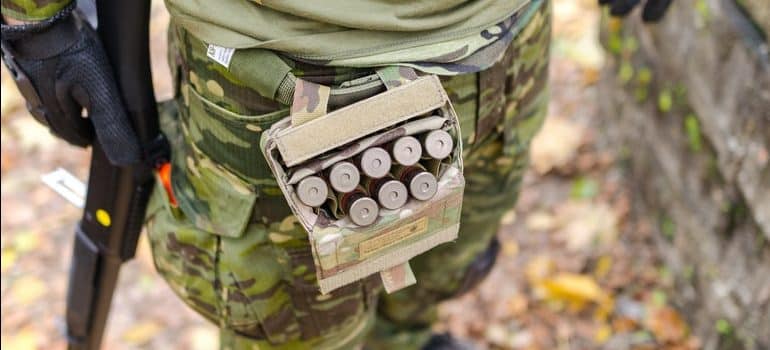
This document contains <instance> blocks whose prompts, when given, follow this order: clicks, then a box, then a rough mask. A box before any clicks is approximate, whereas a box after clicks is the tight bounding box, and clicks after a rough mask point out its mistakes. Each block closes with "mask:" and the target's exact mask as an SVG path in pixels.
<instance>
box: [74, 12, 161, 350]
mask: <svg viewBox="0 0 770 350" xmlns="http://www.w3.org/2000/svg"><path fill="white" fill-rule="evenodd" d="M96 8H97V14H98V21H99V25H98V28H97V31H98V33H99V36H100V38H101V40H102V44H103V45H104V48H105V51H106V53H107V56H108V58H109V61H110V64H111V67H112V69H113V72H114V76H115V79H116V82H117V84H118V88H119V89H120V92H121V97H122V99H123V103H124V106H126V109H127V112H128V115H129V117H130V118H131V121H132V124H133V126H134V130H135V131H136V132H137V134H138V135H139V138H140V141H141V143H142V145H144V148H145V159H146V160H148V161H147V162H145V163H142V164H137V165H134V166H130V167H116V166H113V165H112V164H110V162H109V161H108V160H107V157H106V156H105V154H104V152H103V151H102V148H101V147H100V145H98V144H94V145H93V149H92V156H91V157H92V158H91V168H90V172H89V179H88V192H87V195H86V204H85V208H84V212H83V217H82V219H81V220H80V222H79V223H78V225H77V228H76V232H75V244H74V249H73V258H72V264H71V270H70V279H69V287H68V292H67V311H66V313H67V317H66V319H67V336H68V341H69V346H68V348H69V349H98V348H99V347H100V344H101V340H102V335H103V333H104V328H105V324H106V321H107V315H108V313H109V309H110V303H111V300H112V294H113V291H114V289H115V285H116V282H117V279H118V272H119V269H120V266H121V264H122V263H123V262H125V261H126V260H129V259H131V258H132V257H133V256H134V253H135V251H136V244H137V241H138V238H139V233H140V231H141V228H142V224H143V220H144V211H145V209H146V206H147V201H148V199H149V195H150V193H151V192H152V188H153V185H154V178H153V173H152V172H153V168H154V166H155V165H156V164H154V163H153V162H154V161H158V160H159V159H160V158H161V157H163V156H165V154H161V153H162V152H155V151H157V150H158V149H161V150H162V149H163V147H162V144H163V140H162V138H161V137H159V135H160V132H159V127H158V116H157V109H156V104H155V96H154V94H153V90H152V76H151V73H150V56H149V13H150V1H149V0H97V3H96ZM158 145H161V147H156V146H158Z"/></svg>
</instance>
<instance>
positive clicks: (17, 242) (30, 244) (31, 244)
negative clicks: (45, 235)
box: [13, 231, 40, 254]
mask: <svg viewBox="0 0 770 350" xmlns="http://www.w3.org/2000/svg"><path fill="white" fill-rule="evenodd" d="M13 246H14V248H16V251H17V252H19V253H20V254H24V253H27V252H31V251H33V250H35V248H37V247H39V246H40V233H38V232H32V231H22V232H17V233H16V234H14V236H13Z"/></svg>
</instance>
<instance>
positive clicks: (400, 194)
mask: <svg viewBox="0 0 770 350" xmlns="http://www.w3.org/2000/svg"><path fill="white" fill-rule="evenodd" d="M364 188H365V189H366V191H367V192H369V194H370V195H371V196H372V197H374V199H376V200H377V202H378V203H380V206H381V207H383V208H385V209H398V208H401V207H403V206H404V204H406V200H407V199H409V192H408V191H407V189H406V186H405V185H404V184H403V183H401V182H399V181H398V180H396V179H394V178H393V177H391V176H386V177H382V178H379V179H373V178H366V179H364Z"/></svg>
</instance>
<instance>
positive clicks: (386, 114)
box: [276, 76, 448, 166]
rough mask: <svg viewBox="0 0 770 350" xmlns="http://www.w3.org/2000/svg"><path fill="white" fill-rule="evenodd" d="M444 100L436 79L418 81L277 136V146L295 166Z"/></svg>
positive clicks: (419, 112) (405, 118)
mask: <svg viewBox="0 0 770 350" xmlns="http://www.w3.org/2000/svg"><path fill="white" fill-rule="evenodd" d="M447 100H448V97H447V96H446V94H445V93H444V91H443V89H442V88H441V82H440V81H439V79H438V78H437V77H436V76H425V77H421V78H419V79H417V80H416V81H414V83H412V84H408V85H404V86H401V87H398V88H395V89H392V90H388V91H387V92H384V93H382V94H379V95H376V96H374V97H372V98H370V99H368V100H366V101H363V102H360V103H357V104H354V105H350V106H348V107H345V108H342V109H339V110H336V111H334V112H331V113H329V114H327V115H326V116H324V117H323V118H318V119H315V120H313V121H310V122H307V123H305V124H302V125H301V126H298V127H294V128H291V129H288V130H287V131H285V132H283V133H281V134H280V135H277V136H276V143H277V145H278V149H279V151H280V153H281V156H282V157H283V161H284V162H285V163H286V165H287V166H294V165H297V164H299V163H301V162H303V161H305V160H308V159H310V158H312V157H315V156H317V155H319V154H321V153H323V152H326V151H329V150H331V149H333V148H335V147H338V146H340V145H343V144H345V143H347V142H350V141H352V140H354V139H356V138H358V137H360V136H361V135H368V134H370V133H372V132H375V131H377V130H380V129H382V128H383V127H387V126H391V125H395V124H397V123H399V122H402V121H404V120H407V119H409V118H412V117H414V116H417V115H420V114H424V113H427V112H430V111H432V110H434V109H436V108H439V107H441V106H442V105H444V104H445V103H446V101H447ZM393 101H398V102H399V103H393ZM310 140H312V142H308V141H310Z"/></svg>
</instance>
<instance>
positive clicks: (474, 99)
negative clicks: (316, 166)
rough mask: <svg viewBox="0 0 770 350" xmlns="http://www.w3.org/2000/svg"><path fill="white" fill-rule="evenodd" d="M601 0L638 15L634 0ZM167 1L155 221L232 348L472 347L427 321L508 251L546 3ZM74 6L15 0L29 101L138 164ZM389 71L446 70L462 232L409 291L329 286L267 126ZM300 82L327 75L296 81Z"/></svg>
mask: <svg viewBox="0 0 770 350" xmlns="http://www.w3.org/2000/svg"><path fill="white" fill-rule="evenodd" d="M601 2H602V3H605V2H606V3H610V4H609V5H610V6H611V9H612V10H611V12H612V13H613V14H625V13H628V11H630V9H631V8H632V7H633V6H634V5H636V4H637V3H638V2H639V0H615V1H611V0H601ZM668 2H669V1H666V0H662V1H658V0H649V1H648V2H647V3H646V6H645V10H644V16H645V18H646V19H655V18H659V17H660V15H661V14H662V11H663V10H664V9H665V7H666V6H665V5H666V4H667V3H668ZM166 4H167V6H168V9H169V12H170V13H171V16H172V21H171V25H170V28H169V37H170V53H169V57H170V60H169V61H170V62H169V63H170V65H171V67H172V73H173V76H174V82H175V91H176V95H175V103H176V105H177V107H178V114H175V113H164V114H162V115H161V121H160V122H161V124H162V127H163V131H164V133H165V134H166V136H167V138H168V139H169V142H170V143H171V158H172V163H173V172H172V176H171V178H172V180H171V181H172V182H173V186H172V188H173V192H168V193H167V192H164V191H163V190H162V189H161V187H159V188H158V190H157V191H156V192H155V194H154V195H153V196H152V199H151V201H150V204H149V206H148V210H147V228H148V234H149V238H150V242H151V245H152V250H153V254H154V259H155V264H156V267H157V270H158V271H159V272H160V273H161V274H162V275H163V277H164V278H165V279H166V280H167V281H168V283H169V285H170V286H171V288H172V289H173V290H174V291H175V292H176V293H177V294H178V295H179V296H180V297H181V298H182V299H183V300H184V301H185V302H186V303H187V304H188V305H189V306H190V307H192V308H193V309H195V310H196V311H197V312H199V313H200V314H201V315H203V316H204V317H206V318H207V319H209V320H211V321H212V322H214V323H215V324H217V325H218V326H219V327H220V328H221V345H222V347H223V348H228V349H241V348H244V349H246V348H248V349H349V348H357V347H361V346H365V347H366V348H367V349H420V348H425V349H463V348H468V345H467V344H465V343H463V342H461V341H458V340H457V339H455V338H453V337H451V336H449V335H446V334H444V335H436V334H432V333H431V329H430V326H431V324H432V323H433V322H434V321H435V320H436V307H437V304H438V303H439V302H441V301H443V300H446V299H448V298H452V297H455V296H457V295H460V294H462V293H464V292H466V291H468V290H470V289H472V288H473V287H474V286H475V285H477V284H478V283H479V282H480V281H481V280H482V279H483V278H484V276H486V274H487V273H488V272H489V271H490V269H491V268H492V266H493V264H494V262H495V259H496V256H497V252H498V250H499V243H498V242H497V239H496V238H495V235H496V233H497V230H498V227H499V221H500V218H501V217H502V216H503V214H504V213H505V211H507V210H509V209H510V208H511V207H512V206H513V204H514V203H515V202H516V197H517V194H518V192H519V185H520V183H521V178H522V175H523V172H524V170H525V168H526V165H527V150H528V146H529V143H530V141H531V139H532V137H533V136H534V134H535V133H536V132H537V131H538V129H539V127H540V125H541V124H542V121H543V118H544V117H545V112H546V104H547V89H546V83H547V72H548V46H549V34H550V23H551V22H550V18H551V9H550V7H551V4H550V2H549V1H547V0H468V1H464V2H457V1H447V0H442V1H437V0H426V1H414V2H404V3H400V2H392V1H385V0H362V1H358V2H349V1H342V0H330V1H325V2H323V3H314V2H307V1H299V0H281V1H275V0H272V1H271V0H262V1H248V0H223V1H217V2H215V3H211V4H210V5H209V6H201V4H200V2H199V1H194V0H167V1H166ZM73 6H74V5H73V2H72V0H3V1H2V11H3V12H2V13H3V18H4V23H3V27H2V30H3V47H4V51H5V49H6V48H8V49H9V50H11V51H13V54H14V56H15V57H16V61H17V62H18V63H19V65H20V66H21V68H22V69H23V70H24V71H26V72H27V75H28V76H29V81H30V82H31V86H32V87H34V89H32V90H33V91H36V93H37V95H39V101H35V99H34V97H31V96H33V94H29V93H25V97H26V98H27V99H28V101H30V102H31V107H32V108H31V109H32V110H33V115H35V117H36V118H38V119H39V120H40V121H42V122H44V123H46V124H47V125H49V126H50V128H51V130H52V132H54V133H55V134H57V135H59V136H61V137H63V138H64V139H65V140H67V141H69V142H71V143H74V144H77V145H81V146H82V145H87V144H89V143H90V142H92V139H93V135H94V134H95V135H96V137H97V139H98V140H99V142H100V143H102V144H104V145H105V149H106V151H107V154H108V156H110V160H112V161H113V162H114V163H116V164H130V163H133V162H136V161H138V160H139V146H138V144H137V142H136V137H135V136H134V134H133V131H132V130H131V127H130V126H129V125H128V124H127V123H126V122H125V120H126V119H125V113H124V111H123V108H122V107H121V106H120V103H119V98H118V97H117V96H118V95H117V94H116V88H115V84H114V82H112V81H111V80H110V78H109V74H105V73H104V72H100V71H94V70H93V69H94V68H93V67H105V66H106V64H105V62H106V60H105V58H104V54H103V52H102V51H101V47H100V46H99V42H98V40H96V38H95V36H94V35H93V31H92V30H91V29H90V28H89V27H88V25H86V24H84V23H80V22H79V21H78V20H77V19H76V18H74V17H73V16H72V11H73ZM656 16H657V17H656ZM82 62H98V63H100V64H94V65H91V64H86V65H84V64H82ZM393 65H396V66H405V67H411V68H414V69H415V70H416V71H418V72H421V74H436V75H439V76H440V77H441V79H442V84H443V85H444V88H445V89H446V90H447V92H448V93H449V95H450V99H451V101H452V103H453V104H454V108H455V109H456V111H457V113H458V115H459V118H460V123H461V128H462V135H463V139H462V140H461V142H462V143H463V145H464V149H465V152H464V155H463V156H464V163H465V177H466V181H467V185H466V192H465V202H464V204H463V211H462V222H461V228H460V234H459V239H458V240H457V241H456V242H455V243H454V244H445V245H442V246H439V247H437V248H435V249H433V250H431V251H429V252H427V253H425V254H423V255H420V256H418V257H416V258H415V259H413V260H412V261H411V264H412V267H413V269H414V272H415V275H416V276H417V280H418V283H417V284H416V285H414V286H411V287H408V288H406V289H404V290H402V291H399V292H397V293H394V294H389V295H386V294H384V293H382V287H381V284H380V282H379V280H378V279H377V277H376V276H372V277H369V278H366V279H363V280H361V281H358V282H355V283H353V284H351V285H347V286H345V287H342V288H340V289H338V290H335V291H333V292H332V293H330V294H329V295H321V294H320V293H319V292H318V288H317V285H316V275H315V273H314V265H313V258H312V256H311V252H310V247H309V242H308V239H307V235H306V233H305V232H304V230H303V229H302V227H301V226H300V225H299V224H298V223H297V221H296V218H295V217H294V216H293V215H292V213H291V210H290V209H289V207H288V205H287V204H286V202H285V200H284V198H283V197H282V195H281V193H280V190H279V189H278V188H277V186H276V182H275V180H274V178H273V177H272V175H271V173H270V170H269V169H268V166H267V165H266V163H265V160H264V158H263V156H262V154H261V152H260V150H259V139H260V135H261V132H262V131H263V130H266V129H267V128H269V127H270V125H271V124H272V123H274V122H276V121H277V120H279V119H282V118H283V117H286V116H287V115H289V113H290V112H292V116H294V115H295V113H293V112H302V113H296V114H297V115H301V114H302V115H305V116H309V117H312V116H313V115H315V114H319V113H320V114H322V113H323V112H324V111H318V110H317V106H318V105H319V103H318V102H319V101H321V100H323V101H324V102H327V104H328V106H329V108H330V109H335V108H339V107H342V106H345V105H348V104H351V103H353V102H356V101H358V100H361V99H363V98H366V97H369V96H372V95H374V94H377V93H379V92H381V91H383V90H384V88H383V86H382V84H368V83H367V82H370V81H372V79H371V78H373V77H374V78H376V75H375V72H374V68H376V67H382V66H393ZM298 78H301V79H302V80H303V81H308V82H312V83H314V84H308V85H303V86H302V87H300V86H299V85H298V84H296V81H297V79H298ZM361 78H365V79H361ZM20 87H21V88H22V91H24V87H23V86H20ZM27 91H29V89H27ZM331 92H335V93H331ZM39 106H43V107H46V108H45V110H46V113H40V112H39V110H38V109H36V107H39ZM81 107H85V108H86V109H87V110H88V111H89V117H90V118H89V120H85V119H82V118H80V109H81ZM290 109H291V111H290ZM167 110H168V111H170V110H173V109H167ZM303 113H304V114H303ZM341 127H342V126H341ZM309 142H312V140H309ZM169 196H173V197H174V198H173V199H171V198H169ZM172 209H173V210H172Z"/></svg>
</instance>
